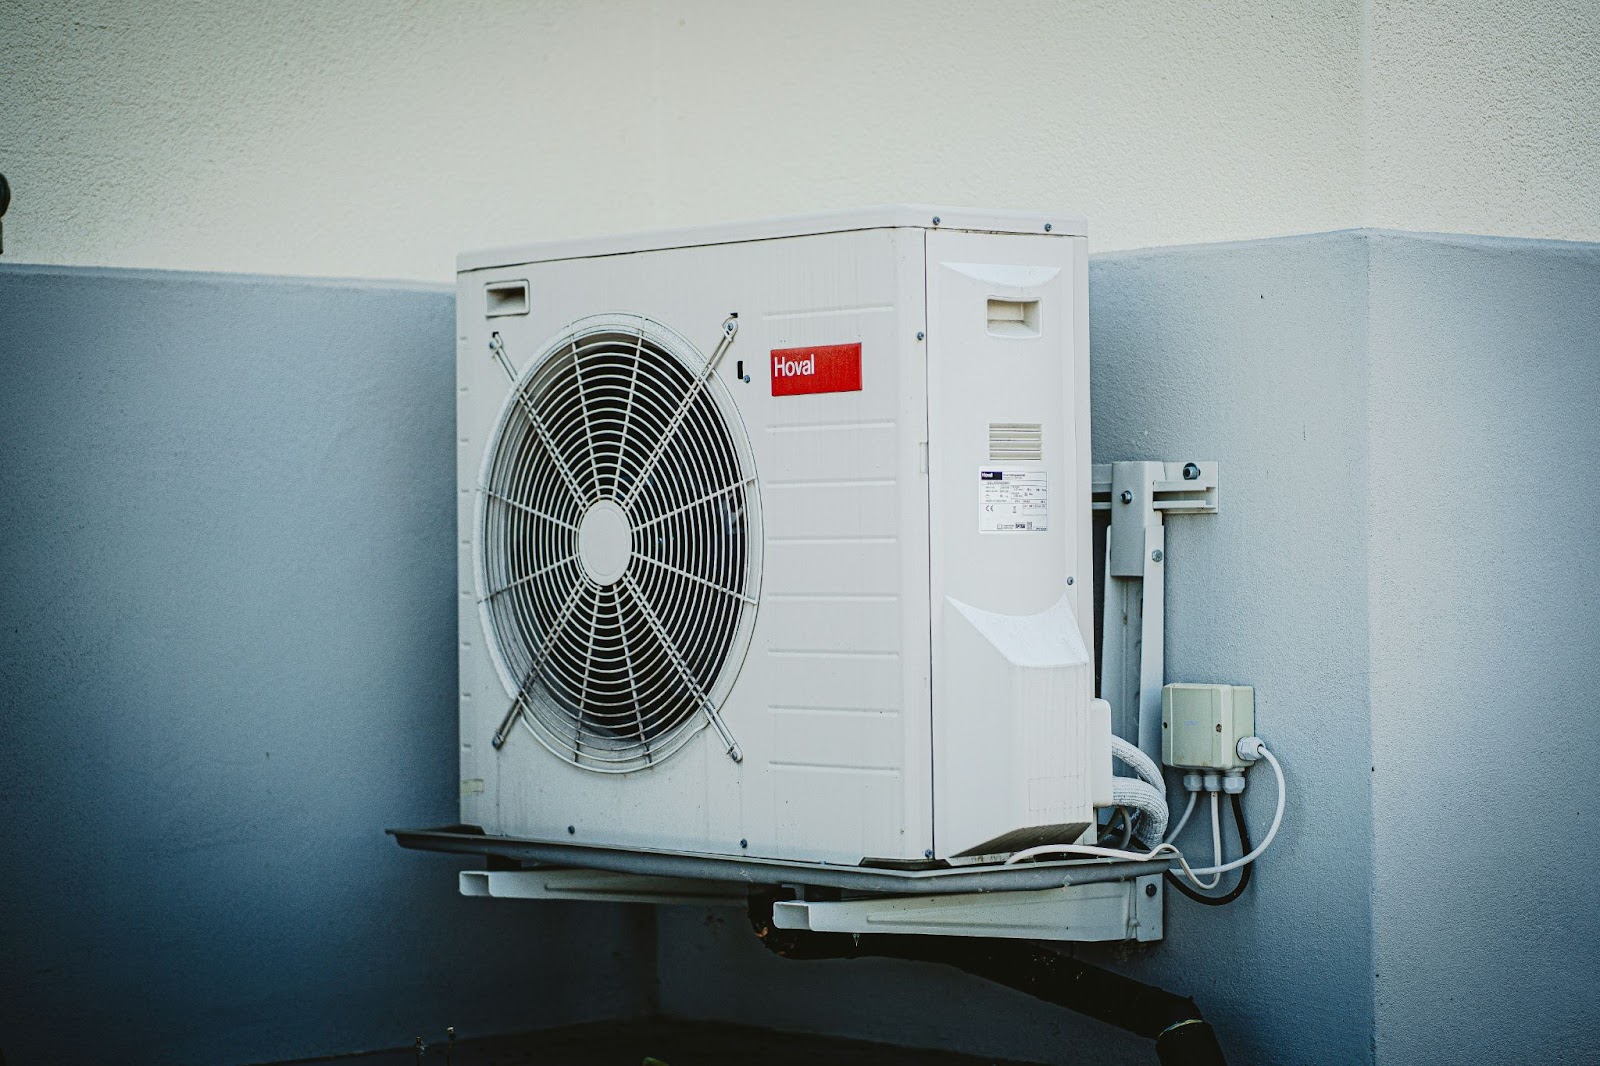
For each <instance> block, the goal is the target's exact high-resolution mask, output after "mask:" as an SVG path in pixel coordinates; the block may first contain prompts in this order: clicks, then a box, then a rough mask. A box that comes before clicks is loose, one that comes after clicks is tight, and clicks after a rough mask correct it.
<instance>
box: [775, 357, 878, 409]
mask: <svg viewBox="0 0 1600 1066" xmlns="http://www.w3.org/2000/svg"><path fill="white" fill-rule="evenodd" d="M860 391H861V345H859V344H824V345H821V346H820V347H814V348H774V349H773V351H772V395H774V396H799V395H803V394H805V393H809V392H860Z"/></svg>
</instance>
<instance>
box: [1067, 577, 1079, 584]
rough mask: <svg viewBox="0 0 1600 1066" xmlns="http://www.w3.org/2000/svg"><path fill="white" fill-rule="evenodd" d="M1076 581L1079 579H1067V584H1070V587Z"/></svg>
mask: <svg viewBox="0 0 1600 1066" xmlns="http://www.w3.org/2000/svg"><path fill="white" fill-rule="evenodd" d="M1076 580H1077V578H1072V577H1069V578H1067V584H1069V585H1070V584H1072V583H1073V582H1074V581H1076Z"/></svg>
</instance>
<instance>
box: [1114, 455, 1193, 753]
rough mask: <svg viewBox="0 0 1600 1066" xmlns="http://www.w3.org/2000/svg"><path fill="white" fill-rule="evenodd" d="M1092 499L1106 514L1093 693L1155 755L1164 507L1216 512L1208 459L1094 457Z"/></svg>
mask: <svg viewBox="0 0 1600 1066" xmlns="http://www.w3.org/2000/svg"><path fill="white" fill-rule="evenodd" d="M1092 484H1093V488H1092V496H1091V500H1092V502H1091V506H1092V507H1093V509H1094V510H1096V511H1107V512H1109V513H1110V518H1111V525H1110V527H1109V528H1108V529H1107V532H1106V569H1105V584H1104V595H1105V606H1104V610H1103V613H1102V615H1101V628H1100V639H1101V646H1100V695H1101V698H1102V699H1105V700H1107V701H1109V702H1110V704H1111V715H1112V719H1111V723H1112V729H1113V731H1114V732H1116V734H1117V735H1118V736H1121V737H1123V738H1125V739H1126V740H1128V741H1130V742H1131V743H1135V744H1137V745H1138V746H1139V749H1140V750H1141V751H1143V752H1144V753H1145V754H1146V755H1148V756H1150V758H1151V759H1153V760H1155V762H1156V764H1157V765H1160V762H1161V686H1162V684H1163V682H1164V681H1165V673H1166V647H1165V645H1166V624H1165V619H1166V528H1165V526H1164V525H1163V524H1162V519H1163V516H1164V515H1166V514H1215V513H1216V510H1217V464H1216V463H1214V462H1204V463H1202V462H1178V463H1157V462H1125V463H1096V464H1095V467H1094V476H1093V483H1092Z"/></svg>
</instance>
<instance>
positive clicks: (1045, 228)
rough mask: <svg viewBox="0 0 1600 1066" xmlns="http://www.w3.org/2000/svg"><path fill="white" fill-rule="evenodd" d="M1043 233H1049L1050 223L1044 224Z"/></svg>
mask: <svg viewBox="0 0 1600 1066" xmlns="http://www.w3.org/2000/svg"><path fill="white" fill-rule="evenodd" d="M1044 231H1045V232H1046V233H1049V232H1050V223H1048V222H1046V223H1045V224H1044Z"/></svg>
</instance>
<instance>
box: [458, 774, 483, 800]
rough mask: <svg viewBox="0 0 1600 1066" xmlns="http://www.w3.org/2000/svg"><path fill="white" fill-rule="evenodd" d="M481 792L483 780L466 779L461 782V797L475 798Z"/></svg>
mask: <svg viewBox="0 0 1600 1066" xmlns="http://www.w3.org/2000/svg"><path fill="white" fill-rule="evenodd" d="M482 791H483V778H481V777H468V778H465V779H463V780H462V782H461V794H462V795H463V796H476V795H477V794H478V793H480V792H482Z"/></svg>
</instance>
